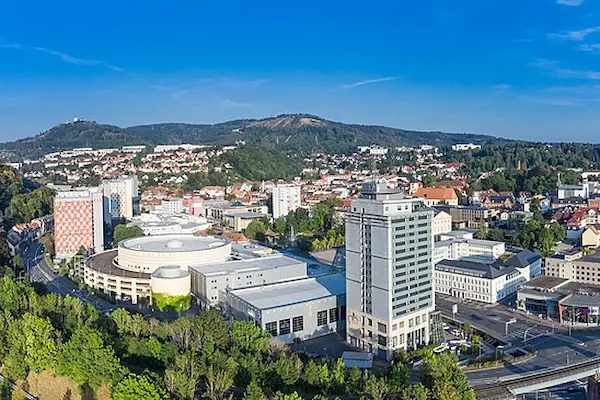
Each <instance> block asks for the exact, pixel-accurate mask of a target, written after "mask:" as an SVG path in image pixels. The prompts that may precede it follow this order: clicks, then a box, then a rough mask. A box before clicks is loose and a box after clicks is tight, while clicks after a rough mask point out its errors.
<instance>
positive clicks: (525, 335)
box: [506, 326, 551, 341]
mask: <svg viewBox="0 0 600 400" xmlns="http://www.w3.org/2000/svg"><path fill="white" fill-rule="evenodd" d="M546 334H551V329H548V328H544V327H541V326H535V327H530V328H520V329H514V330H509V332H508V336H506V337H507V338H509V339H513V340H515V339H520V340H524V339H526V340H527V341H530V340H533V339H537V338H538V337H541V336H544V335H546Z"/></svg>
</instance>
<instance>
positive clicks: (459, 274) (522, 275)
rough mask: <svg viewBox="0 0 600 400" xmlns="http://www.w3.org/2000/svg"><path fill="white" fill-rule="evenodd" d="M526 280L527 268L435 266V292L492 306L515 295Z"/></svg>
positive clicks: (448, 263) (463, 263)
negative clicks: (491, 304)
mask: <svg viewBox="0 0 600 400" xmlns="http://www.w3.org/2000/svg"><path fill="white" fill-rule="evenodd" d="M529 276H530V274H529V268H517V267H514V266H509V267H503V266H501V265H498V264H482V263H478V262H472V261H462V260H442V261H440V262H439V263H437V264H436V266H435V291H436V292H437V293H443V294H447V295H450V296H452V297H456V298H459V299H470V300H475V301H480V302H483V303H496V302H498V301H500V300H502V299H504V298H505V297H507V296H509V295H511V294H513V293H515V292H516V291H517V289H518V288H519V286H520V285H521V284H523V283H525V282H526V281H528V280H529Z"/></svg>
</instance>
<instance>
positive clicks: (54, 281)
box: [23, 242, 115, 313]
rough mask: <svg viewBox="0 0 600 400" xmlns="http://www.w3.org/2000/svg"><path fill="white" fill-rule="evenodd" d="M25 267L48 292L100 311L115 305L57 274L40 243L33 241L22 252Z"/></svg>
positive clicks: (104, 311) (112, 307)
mask: <svg viewBox="0 0 600 400" xmlns="http://www.w3.org/2000/svg"><path fill="white" fill-rule="evenodd" d="M23 261H24V263H25V268H26V269H27V270H28V271H29V275H30V277H31V281H32V282H39V283H42V284H44V285H45V286H46V289H47V290H48V291H49V292H52V293H56V294H59V295H62V296H67V295H69V296H71V297H75V298H78V299H79V300H81V301H82V302H85V303H88V304H91V305H93V306H94V307H95V308H96V309H97V310H98V311H100V312H101V313H106V312H110V311H112V310H114V309H115V305H114V304H111V303H109V302H107V301H105V300H102V299H99V298H97V297H95V296H92V295H90V294H88V293H87V292H86V291H85V290H80V289H79V288H78V287H77V285H76V284H75V283H73V282H72V281H71V280H70V279H68V278H65V277H64V276H60V275H57V274H56V273H55V272H54V269H53V268H52V267H50V266H49V265H48V264H47V263H46V260H45V259H44V248H43V246H42V244H41V243H37V242H33V243H32V244H31V245H29V248H28V249H27V251H25V252H24V253H23Z"/></svg>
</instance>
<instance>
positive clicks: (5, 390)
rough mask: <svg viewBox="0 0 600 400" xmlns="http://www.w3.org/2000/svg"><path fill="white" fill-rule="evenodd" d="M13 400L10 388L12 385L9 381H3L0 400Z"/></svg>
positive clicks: (0, 384)
mask: <svg viewBox="0 0 600 400" xmlns="http://www.w3.org/2000/svg"><path fill="white" fill-rule="evenodd" d="M11 399H12V389H11V387H10V383H9V382H8V379H2V381H0V400H11Z"/></svg>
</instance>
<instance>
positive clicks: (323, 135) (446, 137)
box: [0, 114, 506, 157]
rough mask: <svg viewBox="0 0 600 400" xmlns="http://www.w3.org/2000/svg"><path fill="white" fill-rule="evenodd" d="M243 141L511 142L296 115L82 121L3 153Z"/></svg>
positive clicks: (340, 148) (334, 146) (327, 145)
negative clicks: (199, 121) (138, 122)
mask: <svg viewBox="0 0 600 400" xmlns="http://www.w3.org/2000/svg"><path fill="white" fill-rule="evenodd" d="M237 140H245V141H246V142H248V143H253V144H261V145H263V146H267V147H271V148H275V149H277V150H280V151H284V152H295V153H299V152H303V153H313V152H328V153H353V152H356V147H357V146H360V145H369V144H373V143H377V144H381V145H388V146H401V145H408V146H413V145H421V144H433V145H435V146H440V147H441V146H447V145H450V144H453V143H464V142H474V143H479V144H486V145H488V144H495V143H504V142H506V140H505V139H498V138H494V137H492V136H484V135H472V134H453V133H444V132H416V131H408V130H403V129H397V128H390V127H384V126H369V125H352V124H344V123H340V122H333V121H327V120H325V119H322V118H320V117H316V116H311V115H304V114H294V115H280V116H277V117H274V118H266V119H262V120H237V121H229V122H224V123H220V124H214V125H194V124H180V123H170V124H154V125H144V126H133V127H129V128H120V127H117V126H113V125H102V124H97V123H95V122H77V123H69V124H61V125H58V126H55V127H53V128H51V129H49V130H48V131H46V132H42V133H40V134H39V135H37V136H33V137H29V138H25V139H20V140H17V141H14V142H9V143H3V144H1V145H0V149H5V150H8V151H10V152H12V153H14V154H15V155H16V156H18V157H39V156H41V155H43V154H46V153H49V152H53V151H58V150H64V149H72V148H77V147H93V148H112V147H120V146H123V145H140V144H145V145H157V144H180V143H202V144H215V145H224V144H233V143H234V142H236V141H237Z"/></svg>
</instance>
